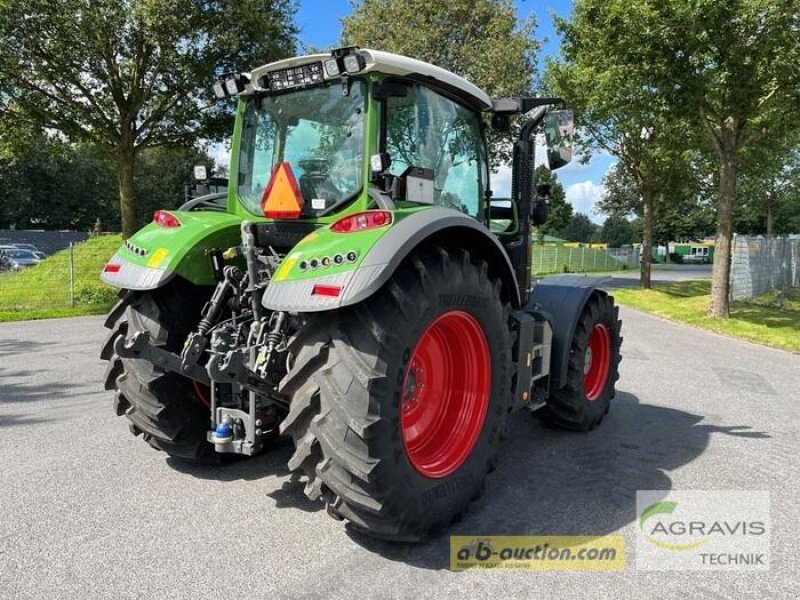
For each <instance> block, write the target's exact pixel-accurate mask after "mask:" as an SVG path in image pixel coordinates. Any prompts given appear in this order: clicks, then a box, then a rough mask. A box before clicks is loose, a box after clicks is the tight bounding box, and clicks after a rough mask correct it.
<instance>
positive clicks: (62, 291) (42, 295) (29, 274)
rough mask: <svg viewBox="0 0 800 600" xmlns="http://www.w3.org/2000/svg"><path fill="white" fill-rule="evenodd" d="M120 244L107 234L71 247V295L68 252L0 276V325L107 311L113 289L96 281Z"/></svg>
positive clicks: (112, 301)
mask: <svg viewBox="0 0 800 600" xmlns="http://www.w3.org/2000/svg"><path fill="white" fill-rule="evenodd" d="M121 243H122V238H121V237H120V236H119V235H107V236H101V237H96V238H91V239H89V240H87V241H86V242H84V243H82V244H78V245H76V246H75V247H74V250H73V265H74V268H73V274H74V277H73V285H72V293H71V292H70V269H69V259H70V251H69V249H67V250H62V251H61V252H57V253H56V254H53V255H52V256H49V257H47V258H46V259H45V260H43V261H42V262H41V263H39V264H38V265H36V266H35V267H31V268H29V269H25V270H23V271H19V272H16V273H15V272H4V273H0V322H2V321H22V320H25V319H49V318H53V317H72V316H77V315H88V314H100V313H103V312H106V311H108V309H109V308H110V307H111V306H112V305H113V303H114V301H115V299H116V290H115V289H114V288H112V287H110V286H107V285H105V284H104V283H102V282H101V281H100V272H101V271H102V269H103V266H104V265H105V263H106V262H107V261H108V259H109V258H111V255H113V254H114V252H116V250H117V248H119V246H120V244H121Z"/></svg>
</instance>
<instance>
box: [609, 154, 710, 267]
mask: <svg viewBox="0 0 800 600" xmlns="http://www.w3.org/2000/svg"><path fill="white" fill-rule="evenodd" d="M699 181H700V176H699V174H696V173H695V174H692V173H691V172H687V173H686V174H685V176H684V177H682V178H680V179H678V178H675V179H673V183H672V184H671V185H670V186H669V189H668V191H667V192H666V193H665V194H664V196H663V197H662V198H660V200H659V202H658V203H657V204H656V206H655V210H654V214H653V217H654V218H653V225H652V240H653V243H654V244H655V245H662V246H666V249H667V253H666V254H667V256H669V244H670V243H671V242H674V241H682V240H700V239H703V238H705V237H706V236H707V235H708V234H709V233H711V232H712V231H713V224H712V222H713V211H712V209H711V206H710V203H709V202H708V201H705V200H702V198H701V196H702V194H701V191H700V188H699V187H698V182H699ZM603 184H604V186H605V189H606V193H605V194H604V196H603V198H602V199H601V200H600V202H599V207H600V210H601V212H603V213H605V214H607V215H609V218H615V219H620V218H623V219H625V218H627V217H629V216H631V215H633V216H636V217H637V218H639V219H640V220H641V218H642V216H643V214H644V203H643V201H642V198H641V196H640V195H639V191H638V187H637V185H636V182H635V181H633V179H632V178H631V177H630V176H629V175H628V174H627V173H626V171H625V170H624V169H622V168H621V166H620V165H619V164H617V165H614V167H612V168H611V169H610V170H609V172H608V173H606V175H605V177H604V178H603ZM642 233H643V232H642Z"/></svg>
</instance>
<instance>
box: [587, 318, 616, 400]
mask: <svg viewBox="0 0 800 600" xmlns="http://www.w3.org/2000/svg"><path fill="white" fill-rule="evenodd" d="M610 365H611V334H610V333H609V332H608V327H606V325H605V324H603V323H597V324H596V325H595V326H594V328H593V329H592V333H591V335H590V336H589V345H588V346H587V347H586V356H585V358H584V363H583V391H584V393H585V394H586V398H587V399H588V400H589V401H590V402H591V401H592V400H597V399H598V398H599V397H600V395H601V394H602V393H603V390H604V389H605V387H606V382H607V381H608V370H609V366H610Z"/></svg>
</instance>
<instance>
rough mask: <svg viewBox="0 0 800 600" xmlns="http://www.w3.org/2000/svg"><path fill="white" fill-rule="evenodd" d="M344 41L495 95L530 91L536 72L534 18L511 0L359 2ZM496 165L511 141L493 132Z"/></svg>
mask: <svg viewBox="0 0 800 600" xmlns="http://www.w3.org/2000/svg"><path fill="white" fill-rule="evenodd" d="M342 22H343V25H344V28H343V32H342V37H343V39H344V43H345V44H352V45H357V46H361V47H365V48H375V49H377V50H385V51H387V52H395V53H398V54H403V55H406V56H411V57H414V58H417V59H419V60H423V61H426V62H429V63H432V64H435V65H438V66H440V67H442V68H444V69H447V70H449V71H452V72H454V73H457V74H458V75H461V76H462V77H465V78H466V79H469V80H470V81H471V82H472V83H474V84H475V85H477V86H478V87H479V88H481V89H483V90H484V91H485V92H486V93H487V94H489V95H490V96H493V97H508V96H524V95H530V93H531V90H532V89H533V83H534V77H535V75H536V52H537V50H538V49H539V43H538V42H537V41H536V40H534V39H533V37H532V36H533V32H534V30H535V29H536V22H535V20H534V18H533V17H530V18H529V19H527V20H526V21H523V22H519V20H518V19H517V12H516V9H515V8H514V4H513V2H512V1H511V0H361V1H357V2H354V6H353V12H352V14H350V15H349V16H347V17H345V18H344V19H343V20H342ZM490 137H491V139H492V144H491V148H492V155H493V157H494V159H495V168H496V166H497V162H498V161H502V162H508V160H509V158H510V145H509V144H508V140H507V139H505V138H504V139H502V140H501V139H500V138H499V136H496V135H491V136H490Z"/></svg>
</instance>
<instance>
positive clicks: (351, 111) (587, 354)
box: [102, 48, 621, 540]
mask: <svg viewBox="0 0 800 600" xmlns="http://www.w3.org/2000/svg"><path fill="white" fill-rule="evenodd" d="M214 91H215V94H216V95H217V96H218V97H225V96H229V97H234V96H236V97H238V104H237V112H236V125H235V128H234V132H233V141H232V158H231V164H230V184H229V187H228V192H227V205H226V210H224V211H221V210H219V209H220V206H219V201H220V200H219V198H218V197H215V198H212V199H211V200H212V201H211V202H204V201H202V200H201V201H199V202H196V203H193V204H192V205H191V206H189V208H191V210H178V211H163V210H162V211H158V212H156V213H155V215H154V219H153V222H152V223H150V224H149V225H147V226H146V227H145V228H143V229H142V230H141V231H139V232H138V233H137V234H136V235H134V236H133V237H131V238H130V239H129V240H127V241H126V242H125V243H124V245H123V247H121V248H120V249H119V251H118V252H117V253H116V254H115V255H114V256H113V257H112V259H111V260H110V261H109V262H108V264H107V265H106V266H105V268H104V272H103V274H102V278H103V280H104V281H106V282H107V283H109V284H111V285H113V286H116V287H118V288H120V290H121V291H120V301H119V302H118V303H117V305H116V306H115V307H114V308H113V309H112V311H111V313H110V315H109V316H108V320H107V322H106V325H107V327H108V328H109V329H110V330H111V332H110V334H109V336H108V338H107V340H106V342H105V343H104V346H103V349H102V358H103V359H105V360H107V361H108V367H107V370H106V377H105V385H106V388H107V389H108V390H113V391H114V407H115V409H116V412H117V414H119V415H125V416H126V417H127V419H128V420H129V422H130V429H131V431H132V432H133V433H134V434H135V435H141V436H142V438H143V439H144V440H145V441H147V442H148V443H149V444H150V445H151V446H153V447H154V448H157V449H159V450H163V451H164V452H166V453H167V454H169V455H171V456H174V457H180V458H184V459H189V460H193V461H204V462H220V460H221V459H222V458H224V457H225V456H226V455H235V454H239V455H248V456H251V455H255V454H257V453H259V452H261V451H263V450H265V449H266V448H269V447H271V445H270V444H269V443H268V442H269V440H270V439H272V438H273V437H274V436H276V435H284V436H288V437H290V438H291V439H292V441H293V442H294V448H295V450H294V453H293V455H292V456H291V458H290V460H289V465H288V466H289V469H290V470H291V471H292V472H295V473H297V474H299V475H301V476H302V477H303V479H304V481H305V493H306V494H307V495H308V496H309V497H310V498H312V499H318V498H321V499H322V500H323V501H324V502H325V504H326V506H327V510H328V512H329V514H330V515H331V516H333V517H335V518H337V519H346V520H347V521H349V522H350V523H351V524H352V526H353V527H355V528H357V529H359V530H363V531H365V532H367V533H369V534H371V535H374V536H378V537H382V538H389V539H397V540H416V539H420V538H423V537H425V536H426V535H429V534H432V533H435V532H437V531H442V530H443V529H444V528H446V527H447V526H448V525H449V524H450V523H451V521H452V520H453V519H455V518H456V517H458V516H459V515H461V514H462V513H463V512H464V510H465V509H466V508H467V506H468V505H469V503H470V501H471V500H473V499H474V498H476V497H477V495H478V494H479V493H480V491H481V490H482V489H483V485H484V480H485V478H486V475H487V473H489V472H490V471H491V470H492V469H493V468H494V466H495V464H496V456H497V452H498V449H499V447H500V444H501V439H502V438H503V433H504V426H505V421H506V417H507V415H508V413H509V412H511V411H514V410H518V409H525V410H528V411H539V414H541V415H542V416H543V417H544V418H545V419H546V420H547V421H549V422H550V423H552V424H555V425H557V426H561V427H564V428H568V429H573V430H580V431H587V430H589V429H592V428H593V427H594V426H595V425H597V424H598V423H599V422H600V421H601V420H602V418H603V416H604V415H605V414H606V413H607V412H608V408H609V402H610V400H611V399H612V397H613V396H614V386H615V381H616V380H617V377H618V374H617V372H618V371H617V369H618V364H619V360H620V355H619V352H620V344H621V337H620V321H619V320H618V309H617V308H616V307H615V306H614V302H613V299H612V298H611V297H610V296H608V295H607V294H606V293H605V292H604V291H602V290H600V289H597V287H596V285H597V281H596V280H590V279H587V278H583V277H566V276H565V277H557V278H551V279H547V280H544V281H542V282H539V283H537V284H536V285H532V281H531V239H530V231H531V226H532V225H536V224H541V223H542V222H544V220H545V219H546V213H547V194H548V190H547V188H546V186H544V185H539V186H537V185H536V183H535V182H534V181H533V172H534V139H535V135H536V133H537V132H539V131H542V130H544V133H545V138H546V141H547V146H548V158H549V162H550V168H558V167H559V166H563V165H564V164H566V163H567V162H568V161H569V160H570V158H571V139H572V137H571V136H572V130H573V124H572V117H571V114H570V113H569V112H568V111H565V110H563V109H560V105H561V104H563V103H562V101H561V100H560V99H558V98H517V99H502V100H493V99H491V98H490V97H489V96H487V95H486V94H485V93H484V92H483V91H481V90H480V89H478V88H477V87H475V86H474V85H472V84H471V83H469V82H468V81H466V80H465V79H462V78H461V77H458V76H456V75H454V74H453V73H450V72H448V71H445V70H444V69H441V68H439V67H435V66H433V65H430V64H427V63H424V62H421V61H418V60H414V59H411V58H406V57H403V56H397V55H394V54H389V53H385V52H379V51H374V50H367V49H359V48H342V49H338V50H335V51H333V52H332V53H330V54H316V55H312V56H304V57H298V58H291V59H287V60H282V61H280V62H276V63H273V64H269V65H266V66H263V67H259V68H257V69H255V70H253V71H252V72H250V73H231V74H228V75H227V76H225V77H224V78H222V79H220V80H219V81H217V82H216V83H215V85H214ZM512 122H514V123H518V125H519V126H518V127H517V126H515V127H514V128H513V130H514V131H517V129H518V133H516V134H514V135H513V139H512V134H511V133H510V132H511V131H512V126H511V124H512ZM489 123H491V127H492V128H493V129H494V130H496V131H500V132H508V137H509V139H508V144H509V147H511V146H512V145H513V165H512V180H513V181H512V197H511V198H510V199H495V198H493V197H492V192H491V189H490V187H489V172H490V165H489V160H488V156H489V151H488V144H487V140H486V138H487V135H486V134H487V129H488V128H489V126H490V125H489Z"/></svg>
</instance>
